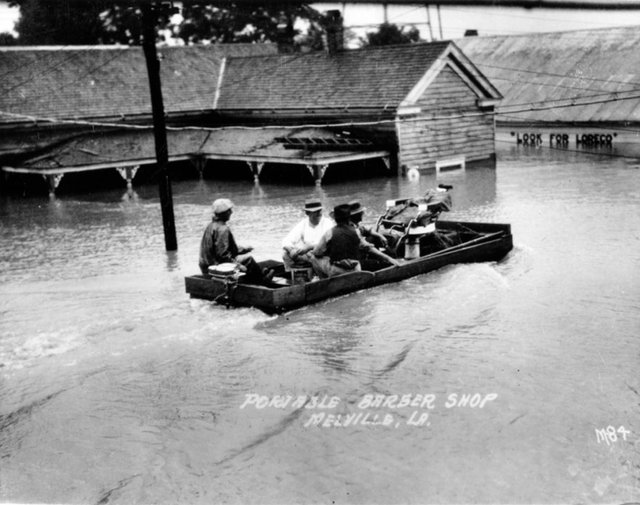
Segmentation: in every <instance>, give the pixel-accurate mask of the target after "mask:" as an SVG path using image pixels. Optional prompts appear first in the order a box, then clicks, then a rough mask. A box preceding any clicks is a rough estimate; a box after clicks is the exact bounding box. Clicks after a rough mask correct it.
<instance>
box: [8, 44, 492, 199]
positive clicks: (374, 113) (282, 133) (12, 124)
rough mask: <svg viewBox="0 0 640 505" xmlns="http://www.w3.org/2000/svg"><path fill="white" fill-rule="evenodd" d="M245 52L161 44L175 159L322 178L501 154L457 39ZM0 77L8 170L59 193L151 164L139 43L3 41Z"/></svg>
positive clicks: (481, 79)
mask: <svg viewBox="0 0 640 505" xmlns="http://www.w3.org/2000/svg"><path fill="white" fill-rule="evenodd" d="M241 46H242V47H241ZM249 46H250V47H247V46H246V45H239V46H238V47H237V48H233V46H232V45H228V46H222V47H219V46H201V47H194V46H189V47H173V48H162V49H161V50H160V53H161V55H162V60H161V68H162V75H161V79H162V87H163V95H164V103H165V113H166V117H167V124H168V126H169V129H168V131H167V138H168V143H169V160H170V162H171V161H181V160H192V161H193V162H194V165H195V166H196V167H197V168H199V169H200V170H202V169H203V168H204V167H205V166H207V165H209V164H214V165H220V164H221V162H222V163H224V164H225V166H229V165H230V164H233V163H236V165H235V166H237V163H240V164H241V165H242V164H246V165H248V167H250V168H251V170H252V172H253V175H254V176H255V177H256V178H257V177H258V176H259V175H260V172H261V170H262V168H263V167H264V166H265V165H267V166H269V167H270V170H277V169H278V167H279V166H283V165H298V166H304V167H306V168H307V169H308V170H309V173H310V174H311V175H312V176H313V179H315V180H316V182H320V180H321V179H322V177H323V175H324V173H325V171H326V170H327V169H328V168H329V167H334V166H336V167H341V166H342V167H344V166H348V165H349V164H352V163H357V162H359V161H362V160H371V159H374V160H376V159H378V160H381V161H380V162H381V163H382V162H384V164H385V165H386V166H387V168H389V169H392V170H393V169H397V168H398V167H400V166H402V165H404V166H407V167H414V166H415V167H418V168H427V169H428V168H440V167H444V166H447V165H452V164H453V165H464V164H466V163H469V162H474V161H479V160H492V159H494V157H495V147H494V136H495V129H494V107H495V105H496V103H497V102H498V101H499V100H500V98H501V95H500V93H499V92H498V91H497V89H496V88H495V87H494V86H493V85H492V84H491V83H490V82H489V81H488V80H487V78H486V77H485V76H484V75H483V74H482V73H481V72H480V71H479V70H478V68H477V67H476V66H475V65H474V64H473V63H472V62H471V61H470V60H469V59H468V58H467V57H466V56H465V55H464V54H463V52H462V51H461V50H460V49H459V48H458V47H457V46H456V44H454V43H452V42H446V41H445V42H434V43H420V44H409V45H401V46H387V47H378V48H367V49H359V50H351V51H346V50H345V51H342V50H333V51H331V52H329V51H320V52H314V53H301V54H276V52H275V51H276V50H275V46H270V45H258V44H254V45H249ZM333 47H339V46H333ZM0 73H1V74H3V75H6V76H9V78H8V79H3V80H2V83H0V139H1V140H0V166H2V168H3V170H4V171H5V172H7V173H31V174H33V173H36V174H42V175H44V176H46V177H47V179H48V181H49V183H50V189H51V191H53V190H54V189H55V188H56V186H57V185H58V184H59V183H60V180H61V178H62V176H63V175H64V174H65V173H70V172H79V171H91V170H103V169H109V168H116V169H118V170H119V171H120V173H121V175H123V177H125V178H126V179H127V180H128V182H129V183H130V182H131V179H132V178H133V176H134V175H135V171H136V170H137V168H138V167H140V166H142V165H153V164H155V151H154V143H153V131H152V129H151V127H150V125H151V106H150V98H149V92H148V81H147V75H146V66H145V63H144V58H143V56H142V51H141V50H140V49H139V48H114V47H110V48H106V47H104V48H103V47H92V48H64V49H62V48H11V47H6V48H0ZM210 160H213V161H211V163H210ZM243 170H246V168H244V169H243ZM330 170H334V168H331V169H330ZM247 173H248V172H247Z"/></svg>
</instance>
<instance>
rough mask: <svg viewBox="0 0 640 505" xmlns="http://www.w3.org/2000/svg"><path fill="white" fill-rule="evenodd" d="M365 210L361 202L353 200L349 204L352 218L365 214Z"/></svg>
mask: <svg viewBox="0 0 640 505" xmlns="http://www.w3.org/2000/svg"><path fill="white" fill-rule="evenodd" d="M364 210H365V209H364V207H363V206H362V205H360V202H359V201H358V200H351V201H350V202H349V212H350V214H351V215H352V216H355V215H357V214H361V213H363V212H364Z"/></svg>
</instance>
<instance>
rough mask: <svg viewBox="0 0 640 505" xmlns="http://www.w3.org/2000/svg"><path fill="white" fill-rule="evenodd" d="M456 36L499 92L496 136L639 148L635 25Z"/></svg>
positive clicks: (624, 150)
mask: <svg viewBox="0 0 640 505" xmlns="http://www.w3.org/2000/svg"><path fill="white" fill-rule="evenodd" d="M456 43H457V44H458V45H459V46H460V47H461V48H462V50H463V51H464V53H465V54H466V55H467V56H469V58H471V59H472V60H473V62H474V63H475V64H476V65H477V66H478V67H479V68H480V70H481V71H482V72H483V73H484V74H485V75H486V76H487V77H488V78H489V79H490V80H491V82H493V83H494V84H495V86H496V87H497V88H498V89H499V90H500V92H501V94H502V95H503V96H504V99H503V100H502V101H501V102H500V104H499V105H498V106H497V108H496V112H497V114H496V125H497V138H498V140H499V141H500V142H501V143H512V144H521V145H527V146H533V147H543V146H546V147H558V148H570V149H576V148H578V149H588V150H590V151H606V152H614V153H617V154H620V155H629V156H640V134H639V133H638V126H640V93H638V89H637V88H638V82H640V70H639V69H640V51H638V47H639V45H640V29H639V27H638V26H627V27H616V28H604V29H602V28H601V29H590V30H576V31H567V32H555V33H544V34H540V33H537V34H526V35H510V36H492V37H467V38H465V39H462V40H458V41H456Z"/></svg>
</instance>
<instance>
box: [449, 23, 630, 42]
mask: <svg viewBox="0 0 640 505" xmlns="http://www.w3.org/2000/svg"><path fill="white" fill-rule="evenodd" d="M611 30H634V31H637V30H640V24H639V25H628V26H608V27H607V26H605V27H598V28H576V29H575V30H556V31H550V32H527V33H511V34H507V35H476V36H473V37H460V38H457V39H454V40H453V42H459V41H461V40H473V39H515V38H517V37H534V36H535V37H539V36H545V35H562V34H565V33H566V34H569V33H578V32H581V33H591V32H600V31H611Z"/></svg>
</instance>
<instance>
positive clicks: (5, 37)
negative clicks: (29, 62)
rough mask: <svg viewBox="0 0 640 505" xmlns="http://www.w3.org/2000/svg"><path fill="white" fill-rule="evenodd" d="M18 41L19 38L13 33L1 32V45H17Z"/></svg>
mask: <svg viewBox="0 0 640 505" xmlns="http://www.w3.org/2000/svg"><path fill="white" fill-rule="evenodd" d="M17 43H18V39H16V38H15V37H14V36H13V34H12V33H9V32H2V33H0V46H15V45H16V44H17Z"/></svg>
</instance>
